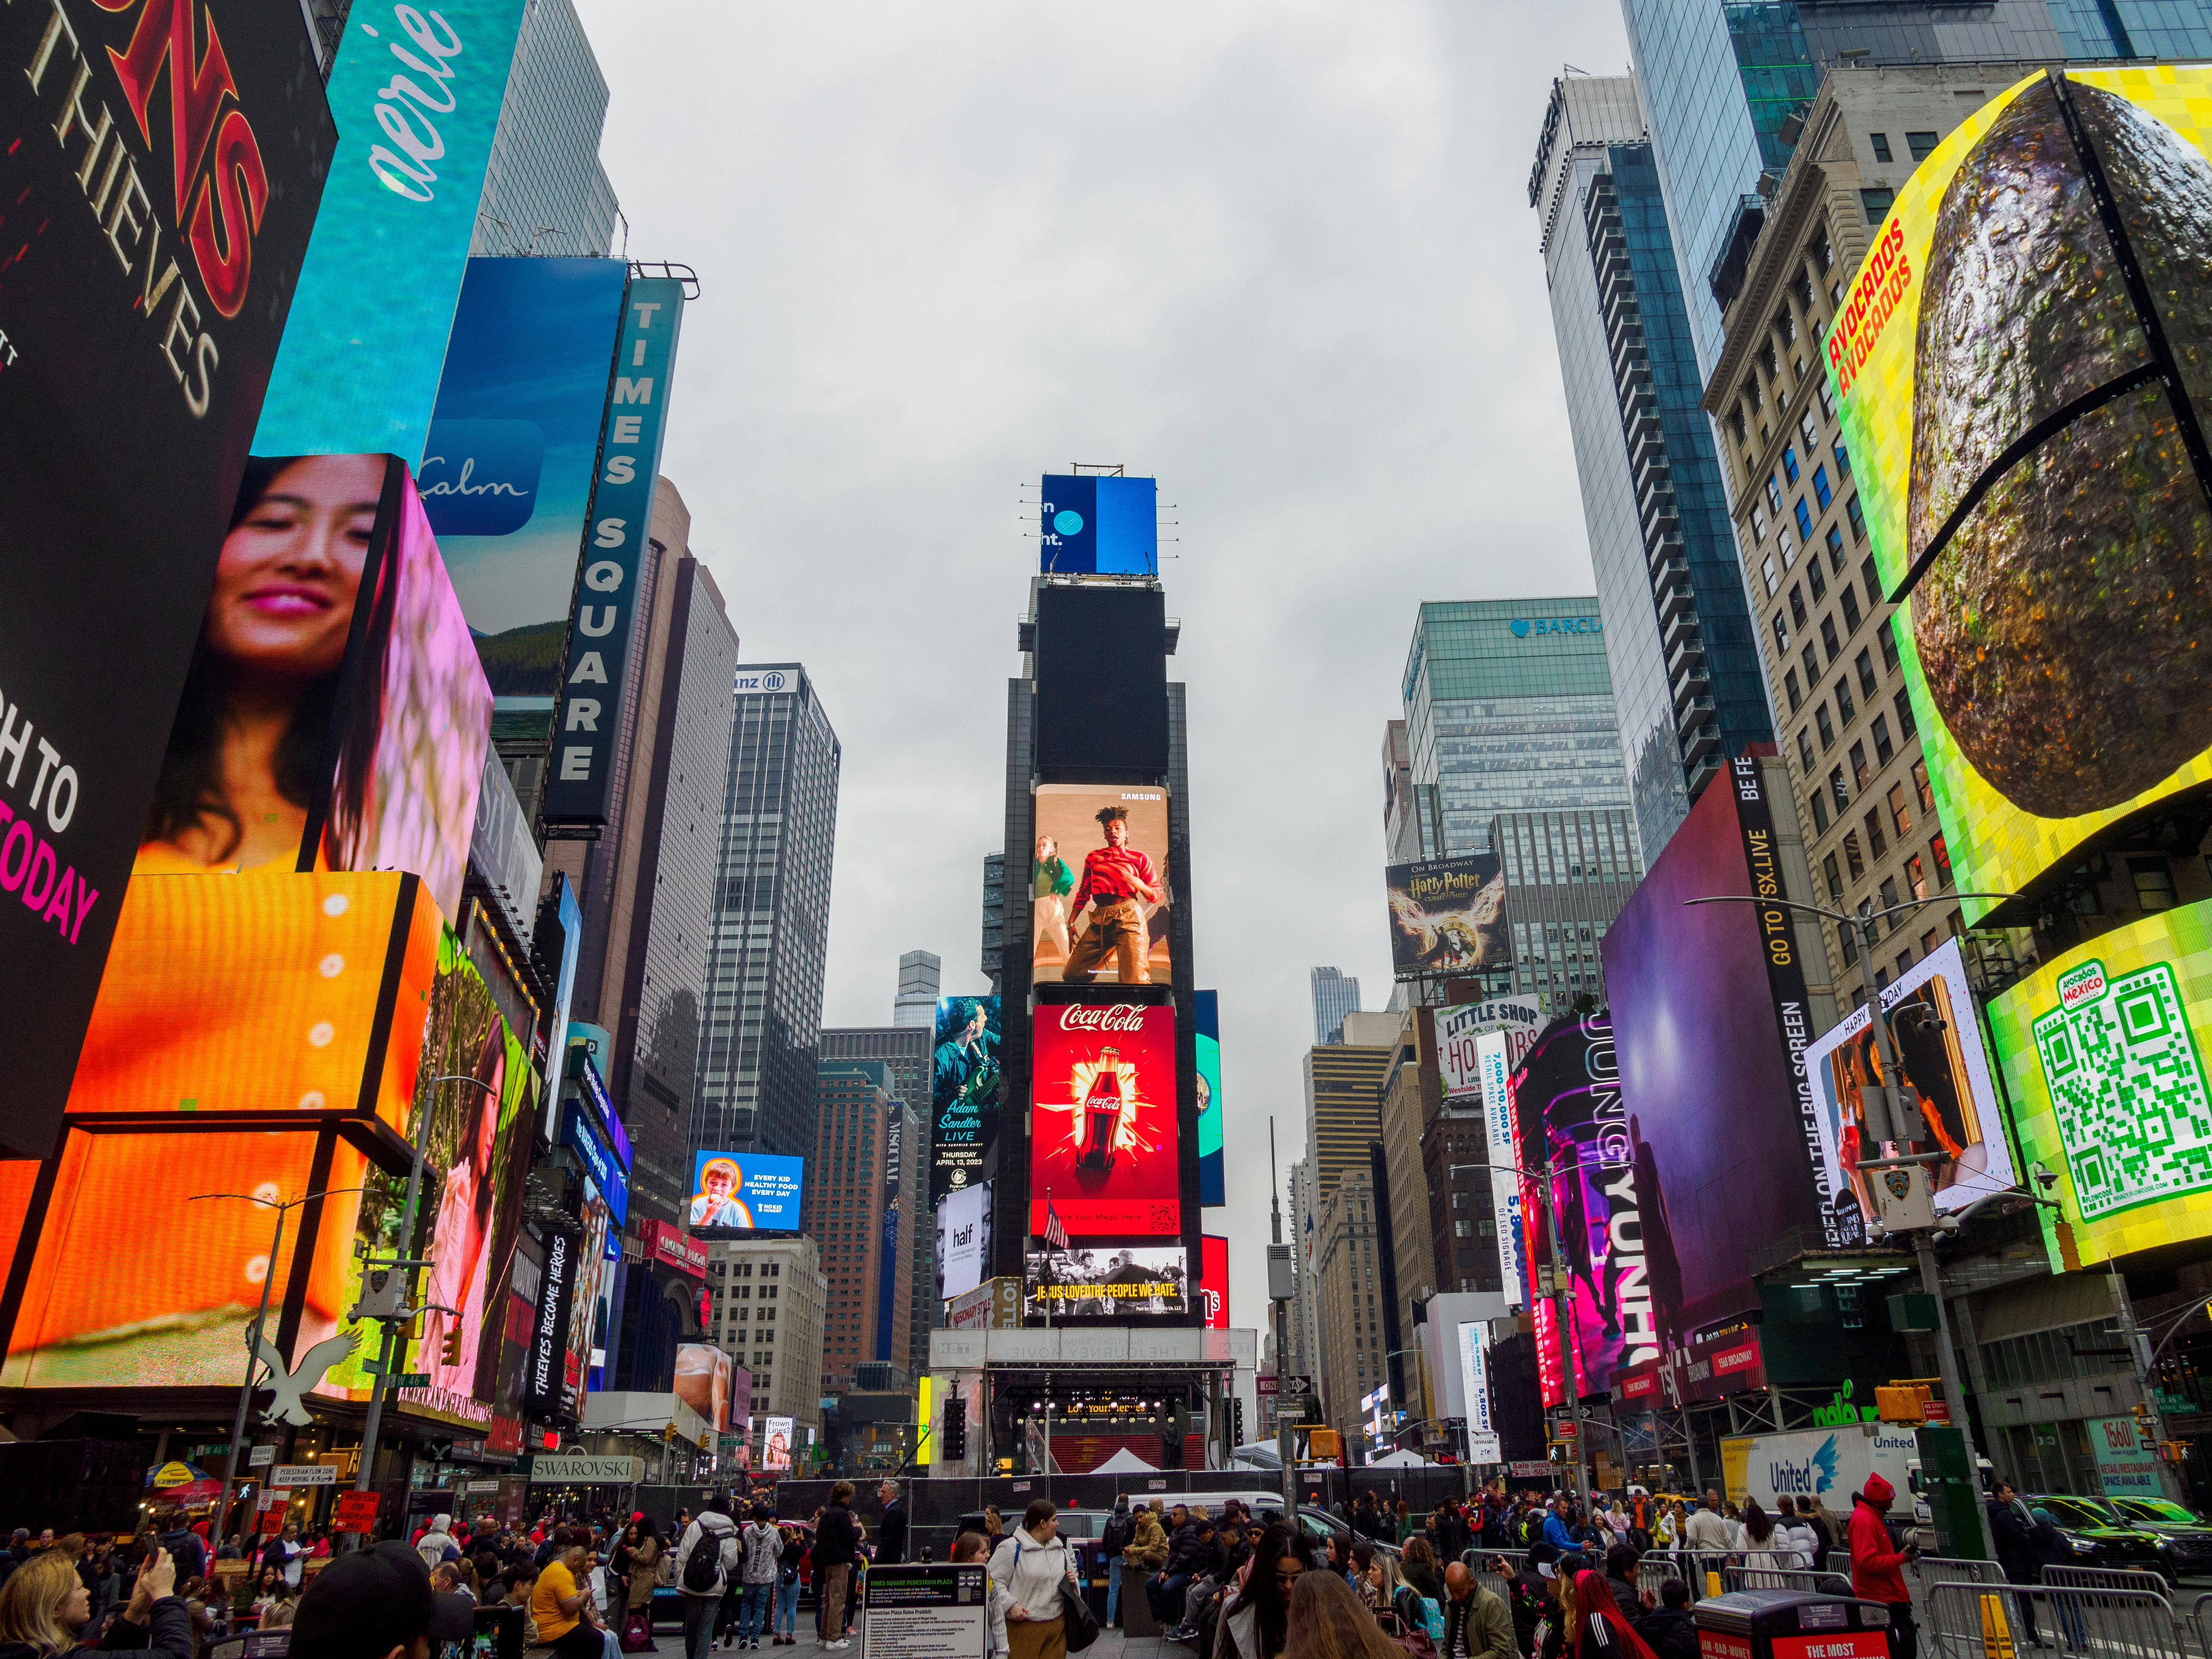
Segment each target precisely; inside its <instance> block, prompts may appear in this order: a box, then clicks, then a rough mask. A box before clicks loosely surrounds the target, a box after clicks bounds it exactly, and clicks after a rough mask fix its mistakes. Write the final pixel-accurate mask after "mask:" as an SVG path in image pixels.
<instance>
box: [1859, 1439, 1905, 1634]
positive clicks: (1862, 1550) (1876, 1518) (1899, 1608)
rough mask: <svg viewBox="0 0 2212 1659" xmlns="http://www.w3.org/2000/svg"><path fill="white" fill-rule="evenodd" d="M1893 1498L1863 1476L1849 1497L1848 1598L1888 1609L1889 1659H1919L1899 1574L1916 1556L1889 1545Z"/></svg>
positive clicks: (1876, 1480) (1892, 1491) (1887, 1488)
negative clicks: (1884, 1519) (1863, 1482)
mask: <svg viewBox="0 0 2212 1659" xmlns="http://www.w3.org/2000/svg"><path fill="white" fill-rule="evenodd" d="M1896 1496H1897V1488H1896V1487H1894V1486H1891V1485H1890V1484H1889V1482H1888V1481H1887V1480H1883V1479H1882V1478H1881V1476H1880V1475H1878V1474H1870V1475H1869V1476H1867V1483H1866V1486H1864V1487H1863V1489H1862V1490H1860V1491H1859V1492H1856V1493H1854V1494H1853V1495H1852V1498H1851V1524H1850V1543H1851V1594H1852V1595H1856V1596H1857V1597H1858V1598H1859V1599H1860V1600H1861V1601H1880V1602H1881V1603H1882V1604H1883V1605H1884V1606H1885V1607H1887V1608H1888V1609H1889V1655H1890V1659H1917V1655H1918V1653H1919V1650H1920V1642H1919V1636H1918V1633H1917V1632H1916V1631H1915V1630H1914V1629H1913V1626H1912V1595H1911V1591H1909V1590H1907V1589H1905V1574H1904V1572H1903V1571H1901V1569H1902V1568H1903V1567H1904V1565H1905V1563H1906V1562H1908V1561H1910V1560H1911V1559H1914V1558H1915V1557H1917V1555H1918V1554H1919V1553H1920V1552H1919V1551H1918V1550H1917V1549H1915V1548H1914V1547H1912V1546H1911V1545H1910V1544H1907V1545H1906V1546H1905V1547H1904V1548H1903V1549H1901V1550H1900V1549H1899V1548H1898V1547H1896V1546H1895V1545H1894V1544H1893V1543H1892V1542H1891V1541H1890V1537H1889V1528H1888V1527H1887V1526H1886V1525H1885V1524H1883V1522H1882V1516H1885V1515H1887V1513H1888V1512H1889V1505H1890V1503H1891V1500H1892V1499H1893V1498H1896Z"/></svg>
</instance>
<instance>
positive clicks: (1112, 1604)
mask: <svg viewBox="0 0 2212 1659" xmlns="http://www.w3.org/2000/svg"><path fill="white" fill-rule="evenodd" d="M1136 1537H1137V1523H1136V1522H1134V1521H1133V1520H1131V1519H1130V1518H1129V1494H1128V1493H1127V1492H1117V1493H1115V1498H1114V1513H1113V1514H1112V1515H1111V1516H1108V1517H1107V1521H1106V1532H1105V1535H1104V1536H1103V1537H1102V1538H1101V1539H1100V1540H1099V1541H1098V1553H1100V1554H1101V1555H1103V1556H1104V1557H1105V1558H1106V1622H1107V1623H1108V1624H1109V1625H1111V1624H1112V1623H1114V1620H1115V1614H1116V1613H1119V1612H1120V1611H1121V1552H1122V1551H1123V1550H1125V1549H1127V1548H1128V1547H1129V1546H1130V1545H1131V1544H1133V1543H1134V1542H1135V1541H1136Z"/></svg>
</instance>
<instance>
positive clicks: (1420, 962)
mask: <svg viewBox="0 0 2212 1659" xmlns="http://www.w3.org/2000/svg"><path fill="white" fill-rule="evenodd" d="M1383 880H1384V882H1385V884H1387V885H1388V886H1389V896H1390V967H1391V971H1392V972H1393V973H1395V975H1397V977H1399V978H1400V979H1419V978H1420V977H1422V976H1424V975H1430V974H1454V973H1463V972H1466V971H1468V970H1469V969H1477V968H1498V967H1502V966H1504V964H1505V963H1509V962H1510V961H1512V960H1513V941H1512V936H1511V935H1510V934H1509V933H1507V932H1506V931H1505V873H1504V866H1503V864H1502V863H1501V861H1500V860H1499V859H1498V854H1495V853H1476V854H1470V855H1468V856H1467V857H1465V858H1453V859H1431V860H1426V861H1425V862H1424V863H1420V864H1394V865H1392V866H1389V869H1387V870H1386V871H1384V872H1383Z"/></svg>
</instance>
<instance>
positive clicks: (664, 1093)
mask: <svg viewBox="0 0 2212 1659" xmlns="http://www.w3.org/2000/svg"><path fill="white" fill-rule="evenodd" d="M690 535H691V514H690V509H689V508H687V507H685V506H684V497H683V496H682V495H681V494H679V493H678V490H677V489H676V486H675V485H674V484H672V483H670V482H669V481H668V480H667V479H666V478H662V479H660V480H659V484H658V487H657V489H656V490H655V492H654V496H653V526H652V533H651V535H650V537H649V538H647V542H646V545H645V550H644V556H643V558H642V559H641V562H640V566H639V582H638V592H639V594H640V596H641V604H640V606H639V615H638V617H637V620H636V623H635V628H636V630H637V635H636V637H637V641H638V648H636V649H635V650H633V651H632V652H631V653H630V656H629V665H628V668H627V670H626V672H625V675H624V681H623V689H622V702H621V707H620V713H619V715H618V719H619V721H620V725H619V728H618V729H619V731H620V732H621V737H620V738H619V740H618V743H617V748H616V750H615V763H614V772H613V777H614V787H613V791H612V804H611V811H609V813H608V817H607V823H606V827H605V830H604V832H603V833H602V834H601V835H600V836H599V839H598V840H597V841H561V840H556V841H552V842H548V843H547V844H546V848H545V874H546V878H547V879H548V880H549V881H550V878H551V877H552V876H553V874H554V872H556V871H560V872H565V873H566V874H567V875H568V881H569V884H570V885H571V886H572V887H574V889H575V890H576V902H577V905H578V908H580V911H581V913H582V916H583V924H584V926H583V941H582V944H581V945H580V947H579V950H578V952H577V958H576V983H575V989H574V993H573V994H572V996H571V998H570V1002H569V1013H570V1017H571V1018H574V1019H576V1020H580V1021H583V1022H585V1023H587V1024H594V1025H599V1026H601V1027H604V1028H605V1030H606V1031H607V1032H608V1033H609V1034H610V1036H611V1039H612V1041H613V1043H614V1048H613V1050H612V1052H611V1053H608V1054H601V1055H600V1056H599V1063H600V1066H601V1068H602V1071H603V1073H604V1075H605V1079H606V1083H607V1087H608V1089H609V1091H610V1092H611V1095H612V1097H613V1100H614V1103H615V1107H616V1109H617V1112H619V1113H620V1115H621V1116H622V1120H623V1125H624V1127H625V1128H626V1129H627V1130H628V1132H629V1136H630V1139H631V1143H632V1145H633V1146H634V1147H635V1150H636V1155H637V1159H638V1167H637V1169H636V1170H635V1171H634V1172H633V1174H632V1177H631V1181H632V1191H633V1194H634V1195H635V1198H634V1202H633V1204H632V1206H631V1207H632V1213H633V1214H634V1215H635V1216H636V1217H637V1218H639V1219H641V1220H642V1219H647V1218H655V1217H657V1218H659V1219H661V1220H665V1221H672V1220H674V1219H675V1218H676V1215H677V1209H676V1207H675V1206H677V1205H678V1202H679V1201H680V1200H681V1199H682V1198H683V1197H684V1195H685V1193H684V1182H685V1178H686V1176H688V1175H689V1173H690V1170H689V1169H688V1166H687V1161H686V1159H685V1158H684V1152H685V1149H686V1140H687V1135H686V1131H687V1129H688V1127H689V1122H690V1098H689V1096H690V1079H691V1076H692V1068H693V1062H691V1061H689V1060H685V1059H684V1051H685V1050H687V1049H690V1050H691V1051H693V1052H694V1053H696V1019H697V1012H696V1011H697V1008H698V1006H699V999H700V998H701V997H702V994H703V993H704V990H705V979H704V975H705V971H706V964H705V962H704V959H703V952H704V949H705V944H704V939H703V933H704V919H705V916H706V914H707V912H706V908H705V906H706V902H707V900H706V893H707V891H708V888H707V887H706V886H704V885H702V883H701V880H700V876H701V872H702V859H703V857H704V856H705V853H706V849H707V848H709V847H711V845H712V844H713V843H714V842H716V841H717V840H719V837H720V823H719V817H720V808H719V806H717V805H715V803H716V802H717V801H718V800H719V799H720V795H721V793H722V789H723V781H724V769H725V768H726V764H727V758H728V753H729V750H728V744H729V726H728V724H727V721H728V715H727V713H726V710H725V709H722V708H718V707H716V706H715V704H716V703H717V702H718V701H719V700H718V699H716V698H714V696H711V695H709V694H708V692H707V691H706V690H704V684H705V682H706V681H707V680H708V679H709V678H714V677H717V676H724V675H726V674H727V673H728V672H729V671H730V670H731V667H732V665H733V663H734V660H735V659H736V657H737V654H738V653H737V635H736V633H735V631H734V630H733V629H732V628H731V626H730V623H729V618H728V617H727V616H726V613H725V611H724V609H723V605H722V599H721V595H720V592H718V591H716V589H715V587H714V580H713V578H711V577H710V576H708V574H707V572H706V570H705V568H704V567H703V566H702V565H700V564H699V562H697V561H696V559H694V558H692V557H691V556H690ZM523 703H529V704H532V705H533V706H532V707H530V708H517V707H515V705H519V704H523ZM538 703H542V704H543V705H544V706H543V707H542V708H539V707H536V706H534V705H536V704H538ZM551 719H552V701H551V699H550V698H543V699H525V698H501V699H500V700H498V702H496V703H495V706H494V710H493V715H492V721H493V729H494V738H495V742H496V743H497V744H498V745H499V749H500V753H501V760H502V761H503V762H504V763H506V764H507V766H508V768H509V771H510V775H517V774H518V773H519V774H520V777H519V779H518V782H519V785H520V784H521V783H526V784H527V785H528V786H529V788H530V791H531V793H530V795H529V796H528V798H527V802H526V804H527V805H532V806H534V805H535V803H536V800H537V799H538V793H539V790H540V787H541V786H542V783H543V777H544V760H543V757H544V744H545V738H546V732H547V728H548V727H549V726H550V721H551ZM708 750H713V751H714V753H713V754H712V755H711V756H709V755H708ZM518 793H521V790H520V787H518ZM702 803H703V804H702ZM664 843H665V847H664ZM664 859H665V867H664V862H663V860H664ZM708 880H709V881H711V877H708ZM664 900H665V901H666V902H664ZM687 1025H688V1026H691V1027H693V1030H691V1031H690V1034H689V1035H687V1034H686V1032H685V1030H684V1028H685V1027H686V1026H687ZM641 1054H642V1056H643V1060H644V1064H643V1065H638V1064H636V1063H635V1061H636V1060H637V1059H638V1057H639V1056H640V1055H641ZM647 1079H650V1081H649V1083H648V1081H647ZM671 1100H672V1102H673V1103H671Z"/></svg>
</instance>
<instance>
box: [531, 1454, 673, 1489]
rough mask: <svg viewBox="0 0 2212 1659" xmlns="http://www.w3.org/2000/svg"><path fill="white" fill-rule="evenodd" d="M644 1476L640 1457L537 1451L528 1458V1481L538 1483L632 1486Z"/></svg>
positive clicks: (533, 1483) (643, 1461) (551, 1484)
mask: <svg viewBox="0 0 2212 1659" xmlns="http://www.w3.org/2000/svg"><path fill="white" fill-rule="evenodd" d="M644 1479H645V1460H644V1459H643V1458H641V1457H584V1456H580V1455H575V1454H573V1453H565V1452H563V1453H555V1454H550V1455H549V1454H547V1453H544V1452H540V1453H538V1455H537V1456H535V1457H533V1458H532V1459H531V1460H530V1480H531V1484H532V1486H635V1485H636V1484H637V1483H638V1482H639V1481H641V1480H644Z"/></svg>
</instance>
